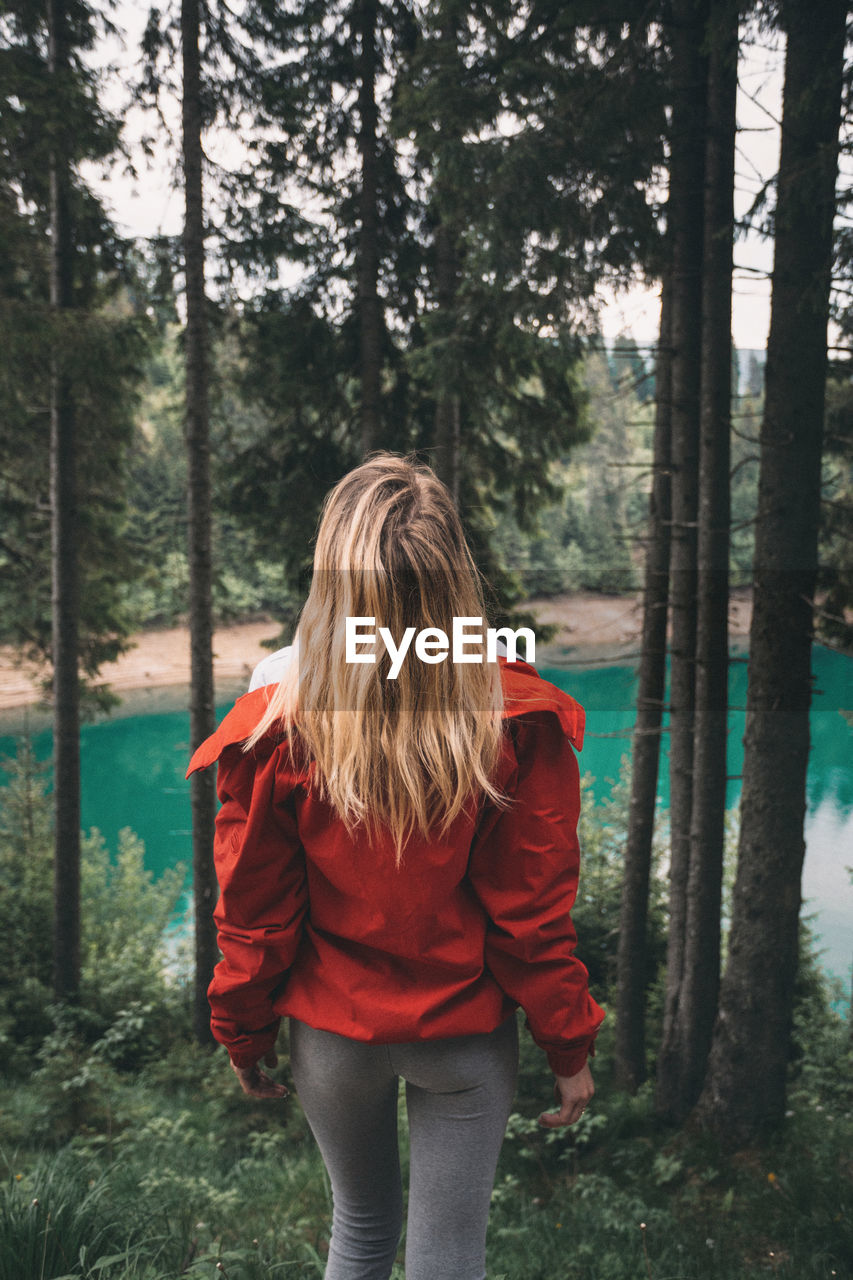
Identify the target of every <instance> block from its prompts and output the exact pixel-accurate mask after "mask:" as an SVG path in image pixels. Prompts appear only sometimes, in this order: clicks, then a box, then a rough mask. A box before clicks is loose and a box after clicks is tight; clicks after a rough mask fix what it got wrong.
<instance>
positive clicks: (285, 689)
mask: <svg viewBox="0 0 853 1280" xmlns="http://www.w3.org/2000/svg"><path fill="white" fill-rule="evenodd" d="M347 617H361V618H365V617H368V618H374V619H375V624H374V625H373V627H372V628H370V629H371V630H373V631H375V633H376V637H377V641H376V661H375V664H372V663H352V662H349V663H348V662H347V661H346V660H345V621H346V618H347ZM454 617H480V618H482V619H483V626H484V627H485V626H486V618H485V607H484V599H483V590H482V582H481V577H480V574H479V571H478V569H477V566H476V565H475V563H474V560H473V558H472V556H471V552H470V550H469V548H468V544H467V542H466V540H465V535H464V532H463V529H462V525H461V522H460V519H459V516H458V514H457V512H456V509H455V507H454V505H453V502H452V500H451V498H450V495H449V493H448V491H447V489H446V488H445V487H444V485H443V484H442V483H441V482H440V480H439V479H438V477H437V476H436V475H435V473H434V472H433V471H432V470H431V468H430V467H428V466H426V465H424V464H423V463H420V462H417V461H416V460H415V459H414V458H413V457H412V455H407V456H405V457H403V456H400V455H399V454H392V453H387V452H376V453H374V454H371V455H369V456H368V458H367V460H366V461H365V462H364V463H362V465H361V466H359V467H356V468H355V470H354V471H351V472H349V474H348V475H346V476H344V477H343V479H342V480H340V481H339V482H338V484H337V485H335V487H334V488H333V489H332V490H331V491H330V492H329V493H328V494H327V496H326V499H325V502H324V504H323V510H322V514H321V518H320V525H319V529H318V533H317V543H316V548H315V554H314V572H313V578H312V582H311V590H310V592H309V594H308V597H307V599H306V602H305V605H304V606H303V609H302V612H301V615H300V619H299V624H298V626H297V629H296V634H295V636H294V641H293V653H292V655H291V661H290V664H289V666H288V667H287V669H286V671H285V675H284V677H283V679H282V680H281V682H280V684H279V685H278V687H277V689H276V690H275V692H274V693H273V695H272V697H271V699H270V701H269V703H268V705H267V708H266V711H265V713H264V715H263V717H262V718H261V720H260V721H259V723H258V725H257V726H256V728H255V730H254V732H253V733H252V735H251V736H250V737H249V738H248V740H247V741H246V743H245V744H244V750H247V751H248V750H250V749H251V748H252V747H253V746H254V745H255V743H256V742H257V741H258V740H259V738H260V737H261V736H262V735H263V734H265V733H267V732H268V731H270V730H272V729H277V730H280V731H281V732H283V733H285V734H286V735H287V738H288V742H289V749H290V756H291V762H292V763H295V760H296V757H295V753H294V747H295V746H296V747H298V748H299V751H298V754H299V755H300V756H301V760H300V763H301V764H303V765H305V764H307V763H309V762H310V761H312V760H313V761H315V762H316V765H315V769H314V773H315V777H316V783H317V785H318V787H319V793H320V795H321V796H322V797H323V798H324V799H325V800H327V801H328V802H329V803H330V804H331V805H332V807H333V808H334V809H335V811H336V812H337V814H338V815H339V816H340V817H341V818H342V819H343V821H344V823H345V825H346V827H347V829H348V830H349V831H350V833H352V831H353V830H354V829H355V827H356V826H357V825H358V824H360V823H364V824H365V827H366V828H367V829H368V831H369V833H371V834H374V833H376V832H377V831H378V829H379V828H380V827H385V828H386V829H387V831H388V832H389V833H390V835H391V837H392V839H393V842H394V847H395V852H396V859H397V865H398V866H399V865H400V863H401V861H402V853H403V846H404V844H405V843H406V841H407V839H408V838H409V836H410V834H411V833H412V831H413V830H414V829H415V828H417V829H418V830H419V831H420V833H421V834H422V835H423V836H424V837H431V836H432V837H433V838H435V834H436V833H435V828H436V826H438V832H437V835H438V839H441V838H442V837H443V836H444V835H445V834H446V832H447V830H448V829H449V828H450V826H451V824H452V823H453V821H454V820H455V819H456V818H457V817H458V816H459V815H460V814H461V813H462V812H463V810H465V807H466V805H467V804H468V803H469V802H473V803H474V804H476V803H477V802H479V801H480V800H481V799H483V798H485V797H486V796H488V797H489V798H490V799H491V800H492V801H493V802H494V803H496V804H497V805H498V806H499V807H504V806H505V805H506V804H507V803H508V800H507V797H505V796H504V795H503V794H502V793H501V792H500V791H499V790H498V789H497V788H496V787H495V786H494V785H493V782H492V778H493V775H494V771H495V768H496V766H497V763H498V759H499V757H500V754H501V739H502V734H503V721H502V714H503V705H504V702H503V692H502V687H501V678H500V670H499V667H498V664H497V662H476V663H454V662H451V661H450V657H449V655H448V657H447V658H446V659H445V660H444V661H443V662H441V663H437V664H431V663H426V662H423V661H420V660H419V659H418V658H417V657H416V656H415V655H414V653H413V652H412V651H411V650H410V651H409V653H408V654H407V656H406V658H405V660H404V661H403V663H402V667H401V668H400V671H399V674H398V676H397V678H396V679H395V680H389V679H387V673H388V670H389V668H390V665H391V659H390V656H389V654H388V651H387V649H386V647H385V645H384V644H383V643H382V641H381V638H380V637H379V628H380V627H382V626H384V627H387V628H388V629H389V630H390V632H391V635H392V636H393V638H394V642H395V643H396V644H399V642H400V640H401V638H402V636H403V634H404V632H405V630H406V628H407V627H412V626H413V627H415V628H416V629H417V631H420V630H422V629H424V628H426V627H438V628H441V630H443V631H444V632H445V633H447V635H448V636H449V635H450V634H451V632H452V628H453V618H454ZM365 629H367V628H365ZM361 652H364V650H363V649H362V650H361Z"/></svg>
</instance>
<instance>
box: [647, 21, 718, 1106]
mask: <svg viewBox="0 0 853 1280" xmlns="http://www.w3.org/2000/svg"><path fill="white" fill-rule="evenodd" d="M672 12H673V20H672V64H673V107H672V129H671V155H670V186H669V211H670V224H669V226H670V234H671V236H672V272H673V282H672V291H673V293H672V550H671V560H670V608H671V611H672V640H671V663H670V730H669V779H670V781H669V795H670V829H671V852H670V904H669V912H670V920H669V936H668V942H667V965H666V994H665V1003H664V1029H663V1043H662V1045H661V1050H660V1055H659V1057H658V1073H657V1091H656V1106H657V1109H658V1111H659V1113H660V1114H661V1115H663V1116H668V1115H670V1114H671V1112H670V1108H671V1104H672V1099H673V1096H674V1094H675V1092H676V1090H677V1048H676V1019H677V1016H678V1001H679V997H680V992H681V982H682V977H683V972H684V945H685V930H686V925H687V881H688V874H689V863H690V818H691V810H692V806H693V712H694V679H695V665H696V520H697V510H698V483H699V388H700V370H701V360H702V249H703V235H702V225H703V197H704V172H705V114H706V113H705V101H706V92H707V78H708V63H707V57H706V55H705V53H704V51H703V50H704V43H705V35H706V28H707V14H708V0H674V3H673V5H672Z"/></svg>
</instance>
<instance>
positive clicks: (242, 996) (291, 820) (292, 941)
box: [207, 745, 308, 1067]
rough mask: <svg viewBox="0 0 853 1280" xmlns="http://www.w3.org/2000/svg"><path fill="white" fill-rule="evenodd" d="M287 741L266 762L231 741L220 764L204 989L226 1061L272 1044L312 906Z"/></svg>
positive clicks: (251, 1058)
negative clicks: (278, 1007)
mask: <svg viewBox="0 0 853 1280" xmlns="http://www.w3.org/2000/svg"><path fill="white" fill-rule="evenodd" d="M283 761H286V748H278V749H275V750H273V752H272V754H271V755H268V757H267V758H266V759H263V758H258V756H257V755H255V754H254V753H251V752H250V753H244V752H243V751H242V749H241V748H240V747H239V746H233V745H232V746H227V747H226V748H225V750H224V751H223V753H222V755H221V757H220V761H219V771H218V776H217V792H218V795H219V799H220V800H221V801H222V807H221V808H220V810H219V813H218V814H217V818H216V834H215V838H214V862H215V866H216V877H217V880H218V881H219V889H220V894H219V900H218V902H217V904H216V907H215V909H214V912H213V918H214V920H215V922H216V926H217V929H218V942H219V949H220V951H221V952H222V959H221V960H220V961H219V963H218V964H217V966H216V968H215V969H214V972H213V980H212V981H211V983H210V986H209V988H208V992H207V995H208V1000H209V1002H210V1009H211V1023H210V1025H211V1030H212V1032H213V1035H214V1037H215V1038H216V1039H217V1040H218V1041H219V1042H220V1044H224V1045H225V1046H226V1048H227V1049H228V1052H229V1054H230V1056H231V1061H232V1062H233V1063H234V1065H235V1066H238V1067H249V1066H252V1065H253V1064H254V1063H255V1062H257V1061H258V1060H259V1059H260V1058H262V1057H263V1056H264V1054H266V1053H267V1052H268V1051H269V1050H270V1049H271V1048H272V1047H273V1045H274V1044H275V1041H276V1036H277V1035H278V1029H279V1024H280V1021H281V1019H280V1018H279V1017H278V1016H277V1015H276V1014H275V1013H274V1010H273V1002H274V1000H275V997H276V996H277V995H278V994H279V993H280V991H281V989H282V987H283V984H284V981H285V980H286V977H287V972H288V970H289V969H290V966H291V965H292V963H293V960H294V957H295V955H296V950H297V948H298V946H299V942H300V938H301V936H302V922H303V919H304V917H305V913H306V909H307V905H308V890H307V880H306V872H305V857H304V851H303V849H302V844H301V841H300V839H299V834H298V830H297V823H296V814H295V809H294V804H293V798H294V797H293V777H292V774H290V772H289V771H288V770H287V768H286V766H285V764H284V763H283Z"/></svg>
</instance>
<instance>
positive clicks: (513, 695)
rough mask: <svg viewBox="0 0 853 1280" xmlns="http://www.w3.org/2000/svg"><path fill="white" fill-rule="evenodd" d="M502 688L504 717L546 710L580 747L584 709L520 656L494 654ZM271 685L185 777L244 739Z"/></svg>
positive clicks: (246, 703)
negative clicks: (544, 678)
mask: <svg viewBox="0 0 853 1280" xmlns="http://www.w3.org/2000/svg"><path fill="white" fill-rule="evenodd" d="M498 662H499V663H500V667H501V675H502V681H503V690H504V719H510V718H516V717H519V716H523V715H526V714H530V713H533V712H536V711H550V712H552V713H553V714H554V715H556V716H557V718H558V719H559V721H560V724H561V726H562V728H563V732H564V733H565V735H566V737H567V738H568V739H569V741H570V742H571V744H572V746H573V747H574V748H575V750H576V751H580V750H581V748H582V747H583V735H584V724H585V719H586V716H585V712H584V709H583V707H582V706H581V705H580V703H579V702H576V701H575V699H574V698H572V697H571V696H570V695H569V694H568V693H564V692H563V690H562V689H558V688H557V686H556V685H554V684H551V683H550V682H549V681H548V680H543V679H542V677H541V676H540V675H539V673H538V671H537V670H536V668H535V667H532V666H531V665H530V664H529V663H528V662H523V661H522V660H521V658H518V659H516V661H515V662H507V660H506V658H504V657H503V656H502V655H501V654H498ZM274 688H275V686H274V685H263V686H262V687H261V688H259V689H254V690H252V692H251V693H244V694H243V696H242V697H241V698H238V699H237V701H236V702H235V703H234V706H233V707H232V708H231V710H230V711H229V712H228V714H227V715H226V717H225V719H224V720H223V721H222V723H221V724H220V726H219V728H218V729H217V730H216V732H215V733H213V734H211V736H210V737H209V738H207V739H206V740H205V741H204V742H203V743H202V744H201V746H200V747H199V748H198V749H197V750H196V751H195V753H194V754H193V757H192V759H191V760H190V767H189V769H188V770H187V775H186V776H187V777H189V776H190V774H191V773H195V772H196V770H198V769H206V768H207V767H208V766H209V765H212V764H214V763H215V761H217V760H218V759H219V757H220V756H221V755H222V752H223V751H224V750H225V748H226V747H229V746H232V745H234V744H236V743H238V742H245V740H246V738H248V736H249V734H250V733H251V732H252V730H253V729H254V727H255V725H256V724H257V723H258V721H259V720H260V718H261V716H262V715H263V713H264V711H265V709H266V706H267V703H268V701H269V699H270V697H271V696H272V693H273V690H274Z"/></svg>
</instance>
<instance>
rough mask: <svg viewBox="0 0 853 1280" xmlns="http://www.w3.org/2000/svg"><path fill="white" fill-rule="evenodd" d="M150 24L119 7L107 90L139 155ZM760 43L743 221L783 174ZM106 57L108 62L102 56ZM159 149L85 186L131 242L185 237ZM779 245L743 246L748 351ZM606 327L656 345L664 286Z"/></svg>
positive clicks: (612, 300)
mask: <svg viewBox="0 0 853 1280" xmlns="http://www.w3.org/2000/svg"><path fill="white" fill-rule="evenodd" d="M145 16H146V6H136V5H132V4H128V3H126V0H121V3H119V5H118V7H117V9H116V14H115V21H116V23H117V25H118V26H119V28H121V29H123V30H124V32H125V33H126V36H125V40H124V47H122V46H121V44H119V43H118V42H117V41H113V42H112V43H111V45H110V47H109V53H108V56H109V57H110V59H111V60H112V61H113V62H115V63H116V65H117V66H118V68H119V75H118V76H117V77H110V78H109V79H108V81H107V82H106V86H105V94H104V100H105V105H106V106H107V107H108V109H110V110H114V111H117V112H118V113H120V114H121V116H122V117H123V118H124V121H125V137H126V139H127V141H128V143H129V144H130V145H131V146H133V147H134V150H136V148H135V146H134V144H136V143H138V141H139V139H140V138H141V137H142V136H144V135H145V134H151V133H153V132H154V130H155V127H156V123H155V121H154V120H153V118H152V117H151V116H150V115H146V114H144V113H142V112H141V111H140V110H139V109H138V108H135V107H133V106H130V105H129V97H128V91H127V88H126V85H127V83H128V81H129V79H130V77H131V76H132V75H133V73H134V67H135V64H136V63H137V61H138V56H139V55H138V49H139V42H140V37H141V34H142V29H143V26H144V21H145ZM772 39H773V37H768V36H764V37H762V43H761V45H759V44H757V43H756V42H755V37H754V36H752V37H750V35H749V34H746V35H745V38H744V43H743V45H742V50H741V65H740V69H739V74H738V79H739V89H738V104H737V121H738V138H737V152H736V164H735V170H736V171H735V216H736V218H740V217H742V216H743V214H744V213H745V211H746V210H747V209H748V208H749V206H750V204H751V202H752V200H753V198H754V196H755V194H756V192H757V191H758V190H759V189H760V188H761V186H762V185H763V183H764V182H766V181H767V180H768V179H769V178H770V177H772V175H773V174H774V173H775V171H776V169H777V167H778V161H779V141H780V137H779V123H778V122H779V119H780V115H781V98H782V78H783V61H784V49H783V47H782V44H781V41H779V39H778V38H776V43H775V45H774V46H771V47H768V44H767V41H768V40H772ZM100 56H103V53H101V55H100ZM164 106H165V114H166V117H167V120H168V123H169V126H170V128H171V129H172V130H173V131H174V135H175V137H176V138H179V136H180V135H179V128H180V108H179V103H178V101H177V99H172V100H169V99H166V101H165V103H164ZM234 145H235V140H234V139H233V138H229V137H228V136H222V135H220V136H219V137H217V138H212V139H208V140H207V141H206V146H207V147H208V150H209V151H210V153H211V155H212V156H213V158H214V159H217V160H220V161H222V162H226V163H227V161H228V151H229V148H233V147H234ZM173 163H174V161H173V160H172V161H171V162H170V161H169V159H168V158H167V153H166V148H165V147H164V146H163V145H162V144H161V145H159V146H158V147H157V148H156V149H155V154H154V157H153V159H152V161H150V162H149V163H146V161H145V160H144V158H140V159H139V160H138V161H137V165H138V168H139V173H138V176H137V177H135V178H134V177H133V176H131V175H130V174H128V173H126V172H123V171H122V169H121V167H120V166H119V167H115V168H113V169H112V170H111V172H110V173H109V174H101V173H100V172H99V171H98V170H97V169H96V168H95V167H92V168H91V169H90V170H89V172H87V173H86V177H87V179H88V180H89V181H90V182H91V183H92V184H93V185H94V186H95V187H96V189H97V190H98V191H99V193H100V195H101V197H102V199H104V201H105V204H106V206H107V208H108V209H109V210H110V211H111V212H112V214H113V216H114V218H115V221H116V223H117V224H118V226H119V228H120V230H122V231H123V232H124V233H125V234H129V235H133V236H140V237H141V236H153V235H157V234H166V235H175V234H177V233H178V232H179V231H180V227H181V218H182V213H183V200H182V195H181V192H180V190H178V189H176V187H175V185H174V174H173V169H172V166H173ZM772 257H773V255H772V245H771V244H770V243H769V242H766V241H763V240H762V239H761V238H760V237H758V236H757V235H755V234H749V235H746V236H739V237H738V239H737V240H736V243H735V275H734V286H733V300H732V333H733V337H734V342H735V346H736V347H738V348H739V349H740V350H762V349H763V348H764V347H765V345H766V341H767V333H768V329H769V323H770V279H769V273H770V271H771V269H772ZM600 298H601V303H602V307H601V324H602V330H603V333H604V336H605V338H607V339H610V340H612V339H613V338H615V337H617V336H618V335H620V334H623V333H629V334H632V335H633V336H634V338H635V339H636V341H637V342H638V343H639V344H640V345H641V346H645V345H648V346H652V345H654V343H655V341H656V338H657V329H658V319H659V312H660V290H659V285H657V284H654V285H652V286H650V287H649V286H644V285H643V284H642V283H640V282H638V283H637V284H636V285H635V286H633V287H632V288H631V289H630V290H628V291H627V292H620V293H619V294H618V295H617V296H614V295H613V294H612V293H611V292H609V291H607V290H601V293H600Z"/></svg>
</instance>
